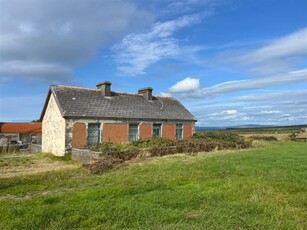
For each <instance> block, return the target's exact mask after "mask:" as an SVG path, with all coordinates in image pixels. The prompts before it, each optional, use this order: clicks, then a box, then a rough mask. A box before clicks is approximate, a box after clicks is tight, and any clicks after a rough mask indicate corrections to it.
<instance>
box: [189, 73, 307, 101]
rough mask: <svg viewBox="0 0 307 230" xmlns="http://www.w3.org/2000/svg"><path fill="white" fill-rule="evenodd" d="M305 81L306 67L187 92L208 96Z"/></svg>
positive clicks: (198, 95) (191, 94)
mask: <svg viewBox="0 0 307 230" xmlns="http://www.w3.org/2000/svg"><path fill="white" fill-rule="evenodd" d="M304 81H305V82H307V69H302V70H299V71H293V72H288V73H285V74H279V75H276V76H266V77H261V78H252V79H248V80H238V81H228V82H223V83H221V84H217V85H214V86H211V87H207V88H202V89H200V90H198V91H195V92H192V93H189V94H188V95H184V96H190V97H208V96H212V95H217V94H225V93H230V92H236V91H242V90H250V89H261V88H265V87H271V86H277V85H287V84H291V83H297V82H304Z"/></svg>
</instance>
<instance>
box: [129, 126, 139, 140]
mask: <svg viewBox="0 0 307 230" xmlns="http://www.w3.org/2000/svg"><path fill="white" fill-rule="evenodd" d="M138 126H139V125H138V124H129V141H136V140H137V139H138V138H139V130H138Z"/></svg>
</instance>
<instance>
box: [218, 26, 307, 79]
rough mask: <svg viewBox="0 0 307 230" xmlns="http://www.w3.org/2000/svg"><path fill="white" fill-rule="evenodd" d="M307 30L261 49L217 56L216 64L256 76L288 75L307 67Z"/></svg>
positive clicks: (263, 46) (297, 32)
mask: <svg viewBox="0 0 307 230" xmlns="http://www.w3.org/2000/svg"><path fill="white" fill-rule="evenodd" d="M306 56H307V28H303V29H301V30H299V31H296V32H293V33H291V34H288V35H286V36H283V37H280V38H277V39H274V40H270V41H265V44H263V45H262V46H261V47H259V48H253V49H252V50H248V51H247V50H245V51H242V50H241V51H238V50H230V51H229V50H228V51H225V52H223V53H220V54H219V55H217V57H216V58H214V59H213V60H214V62H217V63H220V64H221V63H222V64H226V65H227V64H228V65H229V64H230V65H231V68H234V67H235V68H238V69H241V70H242V69H243V70H244V69H245V70H246V71H248V72H249V73H252V74H256V75H268V74H277V73H286V72H289V71H293V70H295V69H299V68H304V67H306V62H305V60H306V58H307V57H306Z"/></svg>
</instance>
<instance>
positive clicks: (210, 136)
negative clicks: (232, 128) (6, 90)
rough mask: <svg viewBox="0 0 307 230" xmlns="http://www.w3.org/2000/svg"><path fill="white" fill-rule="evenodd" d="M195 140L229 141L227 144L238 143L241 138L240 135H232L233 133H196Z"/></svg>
mask: <svg viewBox="0 0 307 230" xmlns="http://www.w3.org/2000/svg"><path fill="white" fill-rule="evenodd" d="M193 139H207V140H220V141H227V142H236V141H238V140H239V139H241V137H240V136H239V135H238V134H235V133H231V132H222V131H216V132H199V133H195V134H194V136H193Z"/></svg>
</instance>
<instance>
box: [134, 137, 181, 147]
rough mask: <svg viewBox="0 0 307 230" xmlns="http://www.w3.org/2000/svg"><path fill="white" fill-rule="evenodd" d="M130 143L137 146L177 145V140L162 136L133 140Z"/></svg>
mask: <svg viewBox="0 0 307 230" xmlns="http://www.w3.org/2000/svg"><path fill="white" fill-rule="evenodd" d="M130 145H132V146H135V147H137V148H150V147H154V146H175V145H176V140H172V139H166V138H161V137H152V138H146V139H140V140H137V141H133V142H131V143H130Z"/></svg>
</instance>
